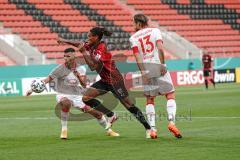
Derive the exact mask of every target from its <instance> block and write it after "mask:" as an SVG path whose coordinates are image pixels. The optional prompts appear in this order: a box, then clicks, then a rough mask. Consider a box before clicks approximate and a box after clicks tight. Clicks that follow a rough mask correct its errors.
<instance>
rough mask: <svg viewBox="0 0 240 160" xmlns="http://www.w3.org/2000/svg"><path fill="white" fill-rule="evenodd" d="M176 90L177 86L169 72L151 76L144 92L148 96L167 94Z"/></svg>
mask: <svg viewBox="0 0 240 160" xmlns="http://www.w3.org/2000/svg"><path fill="white" fill-rule="evenodd" d="M174 91H175V88H174V86H173V83H172V78H171V76H170V73H169V72H167V73H166V74H165V75H164V76H160V77H153V78H150V82H149V84H148V85H144V94H145V95H146V96H158V95H165V94H167V93H171V92H174Z"/></svg>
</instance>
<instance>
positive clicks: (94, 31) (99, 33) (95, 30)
mask: <svg viewBox="0 0 240 160" xmlns="http://www.w3.org/2000/svg"><path fill="white" fill-rule="evenodd" d="M90 32H91V33H92V34H93V35H94V36H98V38H99V40H101V39H102V37H103V35H105V36H111V35H112V32H110V31H108V30H106V29H105V28H103V27H93V28H92V29H91V30H90Z"/></svg>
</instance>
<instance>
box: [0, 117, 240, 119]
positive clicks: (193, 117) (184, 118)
mask: <svg viewBox="0 0 240 160" xmlns="http://www.w3.org/2000/svg"><path fill="white" fill-rule="evenodd" d="M119 118H121V117H119ZM162 118H164V117H162ZM186 118H187V119H188V120H189V119H240V117H177V119H186ZM55 119H58V118H57V117H11V118H8V117H0V120H55Z"/></svg>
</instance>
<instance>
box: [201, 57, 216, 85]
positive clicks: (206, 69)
mask: <svg viewBox="0 0 240 160" xmlns="http://www.w3.org/2000/svg"><path fill="white" fill-rule="evenodd" d="M212 62H213V58H212V57H211V56H210V55H209V54H207V53H204V54H203V56H202V64H203V76H204V80H205V87H206V89H208V81H210V82H212V84H213V86H214V88H215V82H214V79H213V77H214V75H213V69H212Z"/></svg>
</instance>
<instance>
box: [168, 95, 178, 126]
mask: <svg viewBox="0 0 240 160" xmlns="http://www.w3.org/2000/svg"><path fill="white" fill-rule="evenodd" d="M176 108H177V107H176V101H175V100H174V99H169V100H168V101H167V113H168V120H169V122H173V123H175V116H176V110H177V109H176Z"/></svg>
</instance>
